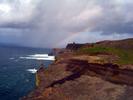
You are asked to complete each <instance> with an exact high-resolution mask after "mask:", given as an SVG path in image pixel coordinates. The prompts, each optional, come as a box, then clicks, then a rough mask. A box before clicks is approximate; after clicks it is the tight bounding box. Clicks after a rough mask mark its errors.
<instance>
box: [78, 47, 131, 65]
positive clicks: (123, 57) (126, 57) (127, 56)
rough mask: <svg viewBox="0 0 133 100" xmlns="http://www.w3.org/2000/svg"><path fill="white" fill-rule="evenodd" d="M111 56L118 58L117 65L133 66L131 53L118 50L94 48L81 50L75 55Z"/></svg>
mask: <svg viewBox="0 0 133 100" xmlns="http://www.w3.org/2000/svg"><path fill="white" fill-rule="evenodd" d="M100 53H103V54H104V53H105V54H111V55H117V56H118V57H119V59H118V61H116V63H117V64H133V51H132V50H124V49H120V48H113V47H104V46H94V47H91V48H81V49H80V50H78V51H77V54H100Z"/></svg>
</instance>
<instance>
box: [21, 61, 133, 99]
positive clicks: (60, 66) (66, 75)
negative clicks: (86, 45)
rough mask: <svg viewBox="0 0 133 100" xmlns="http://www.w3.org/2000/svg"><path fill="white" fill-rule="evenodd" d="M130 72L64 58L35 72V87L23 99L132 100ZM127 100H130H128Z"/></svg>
mask: <svg viewBox="0 0 133 100" xmlns="http://www.w3.org/2000/svg"><path fill="white" fill-rule="evenodd" d="M132 76H133V70H126V69H119V66H118V65H113V64H96V63H88V61H85V60H77V59H76V60H75V59H67V60H66V59H65V60H61V61H58V62H56V63H53V64H52V65H50V66H49V68H48V69H45V68H44V67H43V66H42V67H41V68H40V70H38V72H37V75H36V77H37V88H36V89H35V90H34V91H33V92H31V93H30V94H29V95H28V96H26V97H24V98H23V100H103V99H104V100H125V99H123V98H126V100H132V98H133V95H132V94H131V93H130V92H133V87H132V86H133V77H132ZM127 98H129V99H127Z"/></svg>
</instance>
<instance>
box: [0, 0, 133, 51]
mask: <svg viewBox="0 0 133 100" xmlns="http://www.w3.org/2000/svg"><path fill="white" fill-rule="evenodd" d="M132 10H133V0H0V43H7V44H15V45H20V46H29V47H52V48H53V47H63V46H65V45H66V44H67V43H71V42H77V43H88V42H89V43H90V42H97V41H101V40H117V39H125V38H133V11H132Z"/></svg>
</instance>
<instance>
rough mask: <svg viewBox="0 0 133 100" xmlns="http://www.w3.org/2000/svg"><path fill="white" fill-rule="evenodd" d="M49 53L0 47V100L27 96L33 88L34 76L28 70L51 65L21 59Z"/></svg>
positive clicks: (40, 50) (49, 50) (49, 62)
mask: <svg viewBox="0 0 133 100" xmlns="http://www.w3.org/2000/svg"><path fill="white" fill-rule="evenodd" d="M51 52H52V50H51V49H40V48H27V47H15V46H14V47H11V46H0V100H19V99H20V98H21V97H23V96H25V95H27V94H28V93H29V92H30V91H32V90H33V89H34V88H35V74H34V73H31V72H30V71H28V69H34V68H36V69H38V68H39V65H40V64H41V63H43V64H44V65H45V66H46V67H47V66H48V65H49V64H51V63H52V61H39V60H35V59H21V58H22V57H23V58H24V57H26V56H28V55H35V54H49V53H51Z"/></svg>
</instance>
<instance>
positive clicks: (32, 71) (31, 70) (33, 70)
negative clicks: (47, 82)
mask: <svg viewBox="0 0 133 100" xmlns="http://www.w3.org/2000/svg"><path fill="white" fill-rule="evenodd" d="M27 71H28V72H30V73H32V74H35V73H36V72H37V69H35V68H34V69H27Z"/></svg>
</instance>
